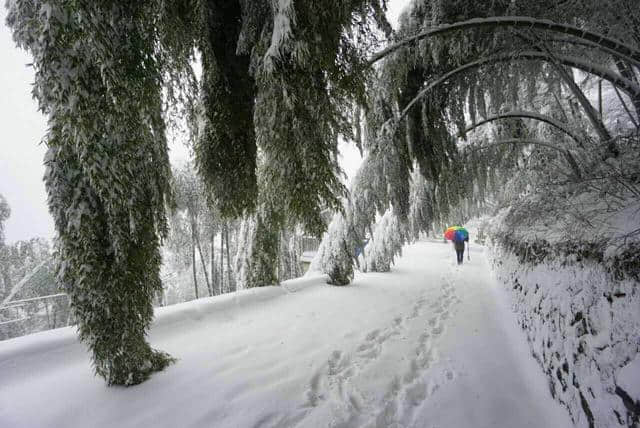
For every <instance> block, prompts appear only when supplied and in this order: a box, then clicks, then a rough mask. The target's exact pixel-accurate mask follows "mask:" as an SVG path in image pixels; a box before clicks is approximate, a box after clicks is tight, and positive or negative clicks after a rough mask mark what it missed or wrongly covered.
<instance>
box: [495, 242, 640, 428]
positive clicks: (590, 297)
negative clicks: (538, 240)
mask: <svg viewBox="0 0 640 428" xmlns="http://www.w3.org/2000/svg"><path fill="white" fill-rule="evenodd" d="M491 261H492V264H493V269H494V272H495V274H496V277H497V278H498V280H499V281H500V282H502V283H503V284H504V285H505V287H507V289H508V290H509V292H510V294H511V297H512V302H513V309H514V311H515V312H516V313H517V316H518V321H519V323H520V326H521V327H522V328H523V330H525V331H526V334H527V338H528V340H529V344H530V346H531V352H532V354H533V356H534V358H535V359H536V360H537V361H538V362H539V363H540V365H541V367H542V369H543V370H544V371H545V373H546V374H547V376H548V379H549V389H550V390H551V394H552V395H553V396H554V398H555V399H557V400H558V401H559V402H560V403H562V404H563V405H564V406H566V407H567V409H568V410H569V413H570V414H571V417H572V419H573V421H574V423H575V424H576V426H578V427H616V426H629V427H640V287H639V283H638V281H637V279H636V278H634V277H630V276H627V275H619V274H617V273H616V272H612V271H611V269H610V268H607V267H605V266H604V265H603V264H602V263H598V262H596V261H590V260H589V261H584V260H579V259H578V260H576V258H575V257H566V258H562V257H559V258H547V259H545V260H542V261H540V262H538V263H531V262H526V261H525V262H524V263H522V260H521V258H519V257H518V256H517V255H516V254H514V253H513V252H512V251H510V250H504V249H502V248H499V247H497V246H494V247H493V248H492V251H491Z"/></svg>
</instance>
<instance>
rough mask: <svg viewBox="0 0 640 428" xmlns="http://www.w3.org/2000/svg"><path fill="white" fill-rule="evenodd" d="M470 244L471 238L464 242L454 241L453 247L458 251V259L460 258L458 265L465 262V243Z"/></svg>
mask: <svg viewBox="0 0 640 428" xmlns="http://www.w3.org/2000/svg"><path fill="white" fill-rule="evenodd" d="M465 242H469V237H466V238H465V239H464V240H454V241H453V247H454V248H455V249H456V257H457V258H458V264H459V265H461V264H462V262H463V261H464V243H465Z"/></svg>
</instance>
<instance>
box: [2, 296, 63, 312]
mask: <svg viewBox="0 0 640 428" xmlns="http://www.w3.org/2000/svg"><path fill="white" fill-rule="evenodd" d="M56 297H67V294H66V293H58V294H50V295H48V296H38V297H31V298H29V299H20V300H12V301H10V302H7V303H4V304H2V305H0V310H2V309H6V308H11V307H14V306H23V305H16V304H18V303H20V304H21V303H27V302H35V301H38V300H47V299H53V298H56Z"/></svg>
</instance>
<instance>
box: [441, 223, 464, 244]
mask: <svg viewBox="0 0 640 428" xmlns="http://www.w3.org/2000/svg"><path fill="white" fill-rule="evenodd" d="M444 237H445V238H447V239H448V240H449V241H464V240H467V239H469V232H467V229H465V228H464V227H462V226H451V227H449V228H447V230H445V231H444Z"/></svg>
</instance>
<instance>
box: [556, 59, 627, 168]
mask: <svg viewBox="0 0 640 428" xmlns="http://www.w3.org/2000/svg"><path fill="white" fill-rule="evenodd" d="M553 64H554V66H555V68H556V70H557V71H558V74H560V77H561V78H562V80H563V81H564V82H565V83H566V84H567V86H568V87H569V90H571V93H573V95H574V96H575V97H576V98H577V99H578V102H579V103H580V105H581V106H582V108H583V110H584V112H585V114H586V115H587V118H588V119H589V121H590V122H591V125H593V127H594V129H595V130H596V133H597V134H598V137H600V139H601V140H602V141H604V142H606V143H607V152H608V154H609V155H611V156H613V157H616V156H617V149H616V147H615V143H614V142H613V140H612V138H611V134H609V131H608V130H607V128H606V127H605V126H604V123H602V120H600V118H599V117H598V112H596V110H595V109H594V108H593V106H592V105H591V103H590V102H589V100H588V99H587V97H586V95H585V94H584V92H582V89H580V87H579V86H578V84H577V83H576V82H575V81H574V80H573V75H572V74H569V72H567V70H566V69H565V68H564V67H563V66H562V65H560V64H558V63H556V62H553Z"/></svg>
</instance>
